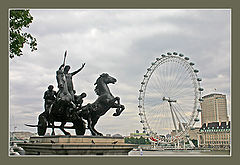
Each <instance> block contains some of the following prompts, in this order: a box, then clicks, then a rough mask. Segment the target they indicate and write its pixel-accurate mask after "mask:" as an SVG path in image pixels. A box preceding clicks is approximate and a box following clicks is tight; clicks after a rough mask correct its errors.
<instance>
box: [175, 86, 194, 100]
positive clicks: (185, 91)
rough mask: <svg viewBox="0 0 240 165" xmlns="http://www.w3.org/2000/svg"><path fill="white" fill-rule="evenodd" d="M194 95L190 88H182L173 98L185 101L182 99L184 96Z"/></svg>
mask: <svg viewBox="0 0 240 165" xmlns="http://www.w3.org/2000/svg"><path fill="white" fill-rule="evenodd" d="M192 93H193V91H190V90H189V88H181V89H179V90H178V91H177V92H176V93H174V94H172V97H174V98H176V99H178V98H181V100H183V99H182V97H183V96H182V95H183V94H191V96H193V94H192Z"/></svg>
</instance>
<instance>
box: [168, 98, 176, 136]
mask: <svg viewBox="0 0 240 165" xmlns="http://www.w3.org/2000/svg"><path fill="white" fill-rule="evenodd" d="M169 106H170V111H171V115H172V119H173V124H174V128H175V130H176V133H177V124H176V120H175V117H174V114H173V109H172V104H171V102H169Z"/></svg>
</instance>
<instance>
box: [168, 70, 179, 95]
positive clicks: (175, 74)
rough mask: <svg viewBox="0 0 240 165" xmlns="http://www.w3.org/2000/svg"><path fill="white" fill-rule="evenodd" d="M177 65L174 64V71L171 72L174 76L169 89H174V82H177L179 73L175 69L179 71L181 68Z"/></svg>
mask: <svg viewBox="0 0 240 165" xmlns="http://www.w3.org/2000/svg"><path fill="white" fill-rule="evenodd" d="M179 66H180V65H174V67H175V69H174V71H175V72H173V73H172V77H174V79H173V80H172V81H171V82H170V85H169V86H170V87H169V88H170V89H171V90H172V89H174V88H175V86H176V83H177V81H176V80H177V78H178V77H179V74H177V72H176V71H179V70H180V69H181V68H179ZM170 93H171V92H170Z"/></svg>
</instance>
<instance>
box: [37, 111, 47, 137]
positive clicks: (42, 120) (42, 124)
mask: <svg viewBox="0 0 240 165" xmlns="http://www.w3.org/2000/svg"><path fill="white" fill-rule="evenodd" d="M46 130H47V119H46V117H45V115H44V113H42V114H40V115H39V117H38V127H37V132H38V135H39V136H44V135H45V133H46Z"/></svg>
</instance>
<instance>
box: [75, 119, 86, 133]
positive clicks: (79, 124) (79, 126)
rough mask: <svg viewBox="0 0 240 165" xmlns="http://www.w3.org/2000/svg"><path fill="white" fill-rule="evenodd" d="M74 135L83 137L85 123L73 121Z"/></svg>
mask: <svg viewBox="0 0 240 165" xmlns="http://www.w3.org/2000/svg"><path fill="white" fill-rule="evenodd" d="M73 127H74V128H75V133H76V135H84V134H85V131H86V126H85V122H84V121H83V120H82V119H79V120H75V121H73Z"/></svg>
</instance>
